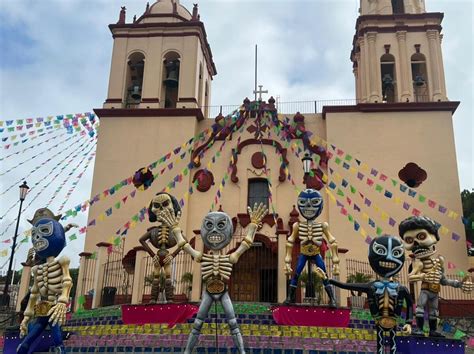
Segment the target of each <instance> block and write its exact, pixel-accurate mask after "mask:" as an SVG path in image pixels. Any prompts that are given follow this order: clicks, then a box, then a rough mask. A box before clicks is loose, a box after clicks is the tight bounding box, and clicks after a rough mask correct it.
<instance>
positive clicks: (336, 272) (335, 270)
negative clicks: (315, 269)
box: [332, 263, 339, 276]
mask: <svg viewBox="0 0 474 354" xmlns="http://www.w3.org/2000/svg"><path fill="white" fill-rule="evenodd" d="M332 275H336V276H337V275H339V263H334V264H333V266H332Z"/></svg>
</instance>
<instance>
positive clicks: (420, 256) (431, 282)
mask: <svg viewBox="0 0 474 354" xmlns="http://www.w3.org/2000/svg"><path fill="white" fill-rule="evenodd" d="M438 227H439V225H437V224H436V223H435V222H434V221H433V220H431V219H429V218H427V217H425V216H412V217H409V218H407V219H405V220H403V221H402V222H401V223H400V225H399V227H398V229H399V233H400V236H401V237H402V239H403V241H404V246H405V249H406V250H407V251H410V252H412V253H413V255H414V256H415V261H414V263H413V270H412V271H411V273H410V274H409V275H408V281H410V282H412V283H414V282H417V281H421V291H420V296H419V297H418V302H417V304H416V325H417V329H416V330H415V331H414V334H416V335H423V324H424V312H425V307H426V306H428V307H429V311H428V320H429V327H430V334H429V335H430V336H431V337H443V336H442V335H441V334H440V333H439V332H437V330H436V329H437V326H438V315H439V312H438V298H439V295H438V294H439V291H440V290H441V285H449V286H452V287H453V288H461V290H462V291H463V292H466V293H467V292H470V291H472V290H473V289H474V284H473V283H472V281H471V280H470V279H469V277H466V278H464V279H463V281H462V282H460V281H458V280H452V279H448V278H446V276H445V274H444V258H443V257H442V256H438V255H436V244H437V243H438V241H439V235H438Z"/></svg>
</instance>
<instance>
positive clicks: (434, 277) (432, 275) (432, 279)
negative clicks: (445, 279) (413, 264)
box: [423, 271, 441, 284]
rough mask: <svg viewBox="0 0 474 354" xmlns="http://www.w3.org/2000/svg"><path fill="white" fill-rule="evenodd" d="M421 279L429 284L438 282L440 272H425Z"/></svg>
mask: <svg viewBox="0 0 474 354" xmlns="http://www.w3.org/2000/svg"><path fill="white" fill-rule="evenodd" d="M423 280H424V281H426V282H428V283H431V284H439V282H440V281H441V273H440V272H437V271H435V272H429V273H426V274H425V278H424V279H423Z"/></svg>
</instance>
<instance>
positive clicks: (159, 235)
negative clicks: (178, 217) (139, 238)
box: [150, 225, 176, 248]
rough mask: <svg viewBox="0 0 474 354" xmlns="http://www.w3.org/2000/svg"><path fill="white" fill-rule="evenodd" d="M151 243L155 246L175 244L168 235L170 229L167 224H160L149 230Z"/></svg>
mask: <svg viewBox="0 0 474 354" xmlns="http://www.w3.org/2000/svg"><path fill="white" fill-rule="evenodd" d="M150 239H151V243H152V244H153V246H155V247H156V248H171V247H173V246H174V245H175V244H176V241H175V240H174V238H173V237H170V229H169V227H167V226H164V225H160V226H158V227H155V228H153V229H152V230H151V235H150Z"/></svg>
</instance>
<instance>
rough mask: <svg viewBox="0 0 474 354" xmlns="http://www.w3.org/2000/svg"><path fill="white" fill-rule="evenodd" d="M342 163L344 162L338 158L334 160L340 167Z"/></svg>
mask: <svg viewBox="0 0 474 354" xmlns="http://www.w3.org/2000/svg"><path fill="white" fill-rule="evenodd" d="M341 161H342V160H341V159H340V158H339V157H336V159H335V160H334V162H335V163H336V164H338V165H339V164H340V163H341Z"/></svg>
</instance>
